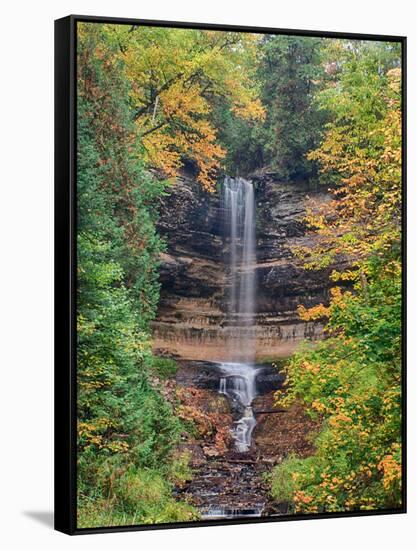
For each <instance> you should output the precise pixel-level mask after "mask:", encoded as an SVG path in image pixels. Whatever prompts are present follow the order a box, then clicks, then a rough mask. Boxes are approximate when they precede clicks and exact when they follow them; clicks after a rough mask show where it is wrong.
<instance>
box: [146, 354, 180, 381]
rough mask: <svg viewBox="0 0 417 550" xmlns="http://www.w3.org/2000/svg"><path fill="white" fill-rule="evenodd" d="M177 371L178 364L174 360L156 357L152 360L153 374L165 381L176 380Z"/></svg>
mask: <svg viewBox="0 0 417 550" xmlns="http://www.w3.org/2000/svg"><path fill="white" fill-rule="evenodd" d="M177 370H178V363H177V362H176V361H175V360H174V359H170V358H169V357H156V356H155V357H153V358H152V372H154V373H155V374H156V375H157V376H159V377H161V378H163V379H167V378H175V375H176V373H177Z"/></svg>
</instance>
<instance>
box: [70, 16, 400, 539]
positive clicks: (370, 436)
mask: <svg viewBox="0 0 417 550" xmlns="http://www.w3.org/2000/svg"><path fill="white" fill-rule="evenodd" d="M76 37H77V38H76V48H77V49H76V68H77V70H76V94H77V96H76V106H77V110H76V117H77V122H76V129H77V135H76V147H77V172H76V174H77V176H76V177H77V181H76V200H77V203H76V208H77V221H76V239H77V241H76V243H77V244H76V247H77V304H76V314H77V528H80V529H81V528H91V527H113V526H127V525H150V524H176V523H178V522H181V523H183V522H201V524H209V523H210V522H213V521H215V520H219V519H220V520H225V521H230V522H235V521H242V520H246V519H247V518H273V517H275V518H280V517H295V516H300V517H302V516H314V515H317V514H332V513H350V512H368V511H390V510H391V511H392V510H398V509H401V508H402V507H403V502H402V494H403V493H402V465H401V456H402V441H401V433H402V418H401V410H402V394H401V387H402V361H401V349H402V345H401V308H402V300H401V294H402V289H401V280H402V279H401V274H402V260H401V239H402V235H401V215H402V214H401V212H402V209H401V197H402V189H401V187H402V175H401V174H402V166H401V159H402V101H401V97H402V88H401V86H402V84H401V82H402V79H401V70H402V67H401V60H402V52H401V41H398V42H395V41H387V40H384V39H380V40H363V39H358V38H332V37H328V36H324V37H320V36H317V35H314V36H308V35H306V34H304V35H296V34H294V35H291V34H288V33H287V34H279V33H277V34H268V33H262V32H258V33H254V32H247V31H246V32H243V31H240V32H236V31H231V30H227V29H223V30H215V29H210V28H208V29H203V28H202V29H199V28H176V27H175V26H171V27H169V26H158V25H155V24H154V25H153V26H152V24H140V23H139V22H138V24H127V23H126V24H115V23H106V22H92V21H87V22H77V29H76Z"/></svg>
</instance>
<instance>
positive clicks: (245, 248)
mask: <svg viewBox="0 0 417 550" xmlns="http://www.w3.org/2000/svg"><path fill="white" fill-rule="evenodd" d="M224 216H225V222H226V223H225V229H226V237H228V241H229V262H228V263H229V266H228V267H229V276H230V297H229V308H228V315H229V318H228V321H229V330H228V348H229V357H230V359H231V360H232V361H233V360H236V359H237V358H239V359H240V360H242V361H243V362H244V363H253V362H254V358H255V346H254V334H253V316H254V309H255V270H254V267H255V262H256V256H255V199H254V192H253V185H252V183H251V182H249V181H247V180H245V179H243V178H229V177H227V176H226V178H225V180H224Z"/></svg>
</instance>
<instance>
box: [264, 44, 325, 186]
mask: <svg viewBox="0 0 417 550" xmlns="http://www.w3.org/2000/svg"><path fill="white" fill-rule="evenodd" d="M323 43H324V39H321V38H311V37H295V36H266V37H265V39H264V42H263V44H262V54H263V55H262V59H261V65H260V69H259V75H260V78H261V80H262V81H263V82H264V85H263V89H262V101H263V103H264V105H265V107H266V111H267V113H268V116H267V119H266V122H265V129H266V133H265V138H264V140H265V141H264V147H265V153H264V160H265V161H266V162H267V163H268V164H270V165H271V167H272V168H273V169H275V170H277V171H278V173H279V174H280V177H282V178H283V179H285V180H297V179H300V178H301V179H304V180H308V179H310V178H312V177H314V176H315V175H316V163H315V162H314V161H313V159H307V158H306V155H307V153H308V152H309V151H311V150H312V149H315V148H316V147H317V146H318V144H319V141H320V137H321V132H322V128H323V125H324V122H325V120H326V111H325V109H320V108H319V106H318V105H317V104H316V103H315V96H316V94H317V92H318V91H319V90H320V79H321V78H322V75H323V67H322V64H321V49H322V47H323Z"/></svg>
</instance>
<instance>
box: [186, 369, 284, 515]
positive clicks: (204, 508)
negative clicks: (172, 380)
mask: <svg viewBox="0 0 417 550" xmlns="http://www.w3.org/2000/svg"><path fill="white" fill-rule="evenodd" d="M282 381H283V375H282V374H281V373H280V372H279V371H278V369H277V368H276V367H274V366H272V365H249V364H244V363H233V362H230V363H229V362H219V363H210V362H198V361H193V362H185V364H184V365H183V367H182V368H181V369H180V371H179V373H178V376H177V383H179V384H180V385H185V386H194V387H198V388H202V389H206V390H209V391H208V395H209V396H210V394H211V395H213V396H214V395H217V397H218V396H219V394H220V395H222V396H224V398H225V400H227V406H228V410H229V411H230V413H231V418H232V421H231V423H230V426H229V430H230V435H231V437H230V443H229V445H228V449H227V450H226V452H224V453H222V454H221V455H220V456H219V455H217V456H210V454H209V455H208V456H205V458H204V460H201V461H200V463H199V465H198V466H197V467H196V468H194V477H193V479H192V480H191V481H189V482H188V483H187V484H185V486H184V487H182V488H181V489H179V490H178V493H177V494H178V497H179V498H182V499H183V498H186V499H187V500H189V501H191V502H192V503H193V504H194V505H195V506H196V507H197V508H198V509H199V511H200V513H201V517H202V519H205V520H210V519H219V518H230V519H232V518H243V517H259V516H262V515H265V514H267V515H275V514H279V513H280V514H282V513H285V510H284V509H283V508H282V506H281V507H278V508H277V507H276V506H275V507H274V506H273V503H272V502H271V499H270V498H269V485H268V483H267V481H266V479H265V477H264V474H265V473H267V472H268V471H270V469H271V467H272V463H271V461H269V460H267V459H266V457H262V456H261V453H260V450H259V449H258V448H257V445H256V436H255V434H256V424H257V410H256V406H254V404H255V403H256V401H257V398H259V397H260V396H261V395H266V394H270V395H272V394H273V392H274V391H275V390H276V389H278V388H279V387H281V385H282ZM261 414H262V413H261Z"/></svg>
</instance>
